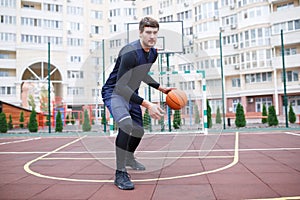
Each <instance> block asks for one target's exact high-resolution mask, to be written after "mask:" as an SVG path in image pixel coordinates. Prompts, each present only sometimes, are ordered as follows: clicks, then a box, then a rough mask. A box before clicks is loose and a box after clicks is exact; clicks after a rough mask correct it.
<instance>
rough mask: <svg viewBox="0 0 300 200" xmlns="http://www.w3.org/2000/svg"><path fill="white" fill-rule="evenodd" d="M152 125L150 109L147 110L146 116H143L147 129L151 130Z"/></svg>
mask: <svg viewBox="0 0 300 200" xmlns="http://www.w3.org/2000/svg"><path fill="white" fill-rule="evenodd" d="M150 123H151V119H150V115H149V111H148V109H146V110H145V113H144V116H143V126H144V128H145V129H149V128H150Z"/></svg>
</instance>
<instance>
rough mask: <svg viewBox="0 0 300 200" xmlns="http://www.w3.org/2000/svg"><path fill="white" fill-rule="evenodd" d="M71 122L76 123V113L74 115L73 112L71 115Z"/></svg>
mask: <svg viewBox="0 0 300 200" xmlns="http://www.w3.org/2000/svg"><path fill="white" fill-rule="evenodd" d="M71 124H73V125H74V124H75V117H74V115H73V113H72V117H71Z"/></svg>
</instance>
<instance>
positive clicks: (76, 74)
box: [68, 71, 83, 79]
mask: <svg viewBox="0 0 300 200" xmlns="http://www.w3.org/2000/svg"><path fill="white" fill-rule="evenodd" d="M68 78H69V79H83V71H68Z"/></svg>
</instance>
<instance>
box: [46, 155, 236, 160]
mask: <svg viewBox="0 0 300 200" xmlns="http://www.w3.org/2000/svg"><path fill="white" fill-rule="evenodd" d="M203 158H205V159H207V158H213V159H215V158H234V156H233V155H232V156H168V157H165V156H164V157H138V159H141V160H155V159H156V160H163V159H203ZM115 159H116V158H115V157H93V158H70V157H51V158H42V159H41V160H115Z"/></svg>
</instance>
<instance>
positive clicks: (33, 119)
mask: <svg viewBox="0 0 300 200" xmlns="http://www.w3.org/2000/svg"><path fill="white" fill-rule="evenodd" d="M28 130H29V131H30V132H37V131H38V123H37V120H36V111H35V110H34V109H32V111H31V113H30V118H29V124H28Z"/></svg>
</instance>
